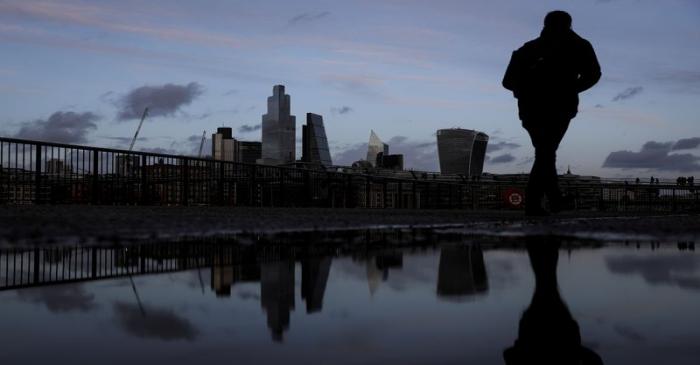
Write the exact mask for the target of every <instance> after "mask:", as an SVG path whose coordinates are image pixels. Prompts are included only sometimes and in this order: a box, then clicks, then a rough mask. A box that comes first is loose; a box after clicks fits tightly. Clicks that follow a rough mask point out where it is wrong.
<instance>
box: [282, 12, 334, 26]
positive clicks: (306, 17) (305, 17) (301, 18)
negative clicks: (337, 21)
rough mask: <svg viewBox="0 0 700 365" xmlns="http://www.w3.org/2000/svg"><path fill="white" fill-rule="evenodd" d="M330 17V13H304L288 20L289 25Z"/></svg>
mask: <svg viewBox="0 0 700 365" xmlns="http://www.w3.org/2000/svg"><path fill="white" fill-rule="evenodd" d="M329 15H331V12H330V11H319V12H306V13H301V14H298V15H296V16H294V17H292V18H291V19H289V25H297V24H300V23H309V22H313V21H316V20H319V19H322V18H325V17H327V16H329Z"/></svg>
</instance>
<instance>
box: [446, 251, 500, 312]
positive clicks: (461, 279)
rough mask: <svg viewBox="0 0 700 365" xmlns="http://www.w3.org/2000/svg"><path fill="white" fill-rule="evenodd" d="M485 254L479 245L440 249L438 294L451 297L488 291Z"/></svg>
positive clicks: (455, 297)
mask: <svg viewBox="0 0 700 365" xmlns="http://www.w3.org/2000/svg"><path fill="white" fill-rule="evenodd" d="M488 288H489V283H488V277H487V275H486V266H485V265H484V254H483V252H482V251H481V247H480V246H478V245H455V246H445V247H443V248H442V249H441V250H440V267H439V271H438V282H437V294H438V296H439V297H443V298H449V299H459V298H465V297H469V296H472V295H476V294H483V293H485V292H487V291H488Z"/></svg>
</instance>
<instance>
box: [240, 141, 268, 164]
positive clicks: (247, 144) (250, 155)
mask: <svg viewBox="0 0 700 365" xmlns="http://www.w3.org/2000/svg"><path fill="white" fill-rule="evenodd" d="M237 145H238V148H237V149H236V153H237V155H238V158H237V159H236V161H237V162H243V163H247V164H255V163H256V162H257V161H258V160H259V159H260V158H261V157H262V143H260V142H254V141H238V143H237Z"/></svg>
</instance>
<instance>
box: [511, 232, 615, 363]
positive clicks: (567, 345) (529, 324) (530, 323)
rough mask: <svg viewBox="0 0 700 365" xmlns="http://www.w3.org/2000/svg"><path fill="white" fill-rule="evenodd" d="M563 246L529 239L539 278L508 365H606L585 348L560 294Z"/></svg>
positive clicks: (524, 314)
mask: <svg viewBox="0 0 700 365" xmlns="http://www.w3.org/2000/svg"><path fill="white" fill-rule="evenodd" d="M559 247H560V243H559V242H558V241H556V239H555V240H548V239H539V238H537V237H532V238H528V242H527V254H528V256H529V257H530V264H531V265H532V272H533V273H534V274H535V292H534V294H533V295H532V301H531V302H530V306H529V307H528V308H527V309H526V310H525V312H524V313H523V315H522V317H521V318H520V326H519V328H518V339H517V340H515V343H514V344H513V346H512V347H509V348H507V349H506V350H505V351H503V358H504V360H505V362H506V365H520V364H523V365H529V364H557V365H568V364H571V365H574V364H575V365H602V364H603V360H602V359H601V358H600V356H598V354H596V353H595V352H593V351H592V350H590V349H589V348H587V347H584V346H582V345H581V331H580V329H579V326H578V323H577V322H576V320H575V319H574V317H573V316H572V315H571V312H569V309H568V308H567V306H566V304H565V303H564V301H563V300H562V298H561V295H560V294H559V287H558V284H557V261H558V260H559Z"/></svg>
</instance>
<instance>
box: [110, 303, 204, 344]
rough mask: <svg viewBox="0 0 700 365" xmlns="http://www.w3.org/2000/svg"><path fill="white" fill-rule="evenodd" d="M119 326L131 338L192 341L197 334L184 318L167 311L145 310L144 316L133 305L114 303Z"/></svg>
mask: <svg viewBox="0 0 700 365" xmlns="http://www.w3.org/2000/svg"><path fill="white" fill-rule="evenodd" d="M114 313H115V314H116V317H117V318H116V319H117V321H118V322H119V324H120V325H121V326H122V328H124V330H126V332H127V333H128V334H130V335H132V336H135V337H139V338H155V339H159V340H164V341H175V340H187V341H193V340H194V339H195V338H196V337H197V335H198V334H199V332H198V331H197V329H196V328H195V327H194V326H193V325H192V323H190V321H188V320H187V319H185V318H182V317H180V316H178V315H177V314H175V313H174V312H173V311H171V310H167V309H155V308H146V309H145V314H144V313H142V312H141V310H140V309H139V308H138V307H137V306H136V305H134V304H126V303H120V302H118V303H115V304H114Z"/></svg>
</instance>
